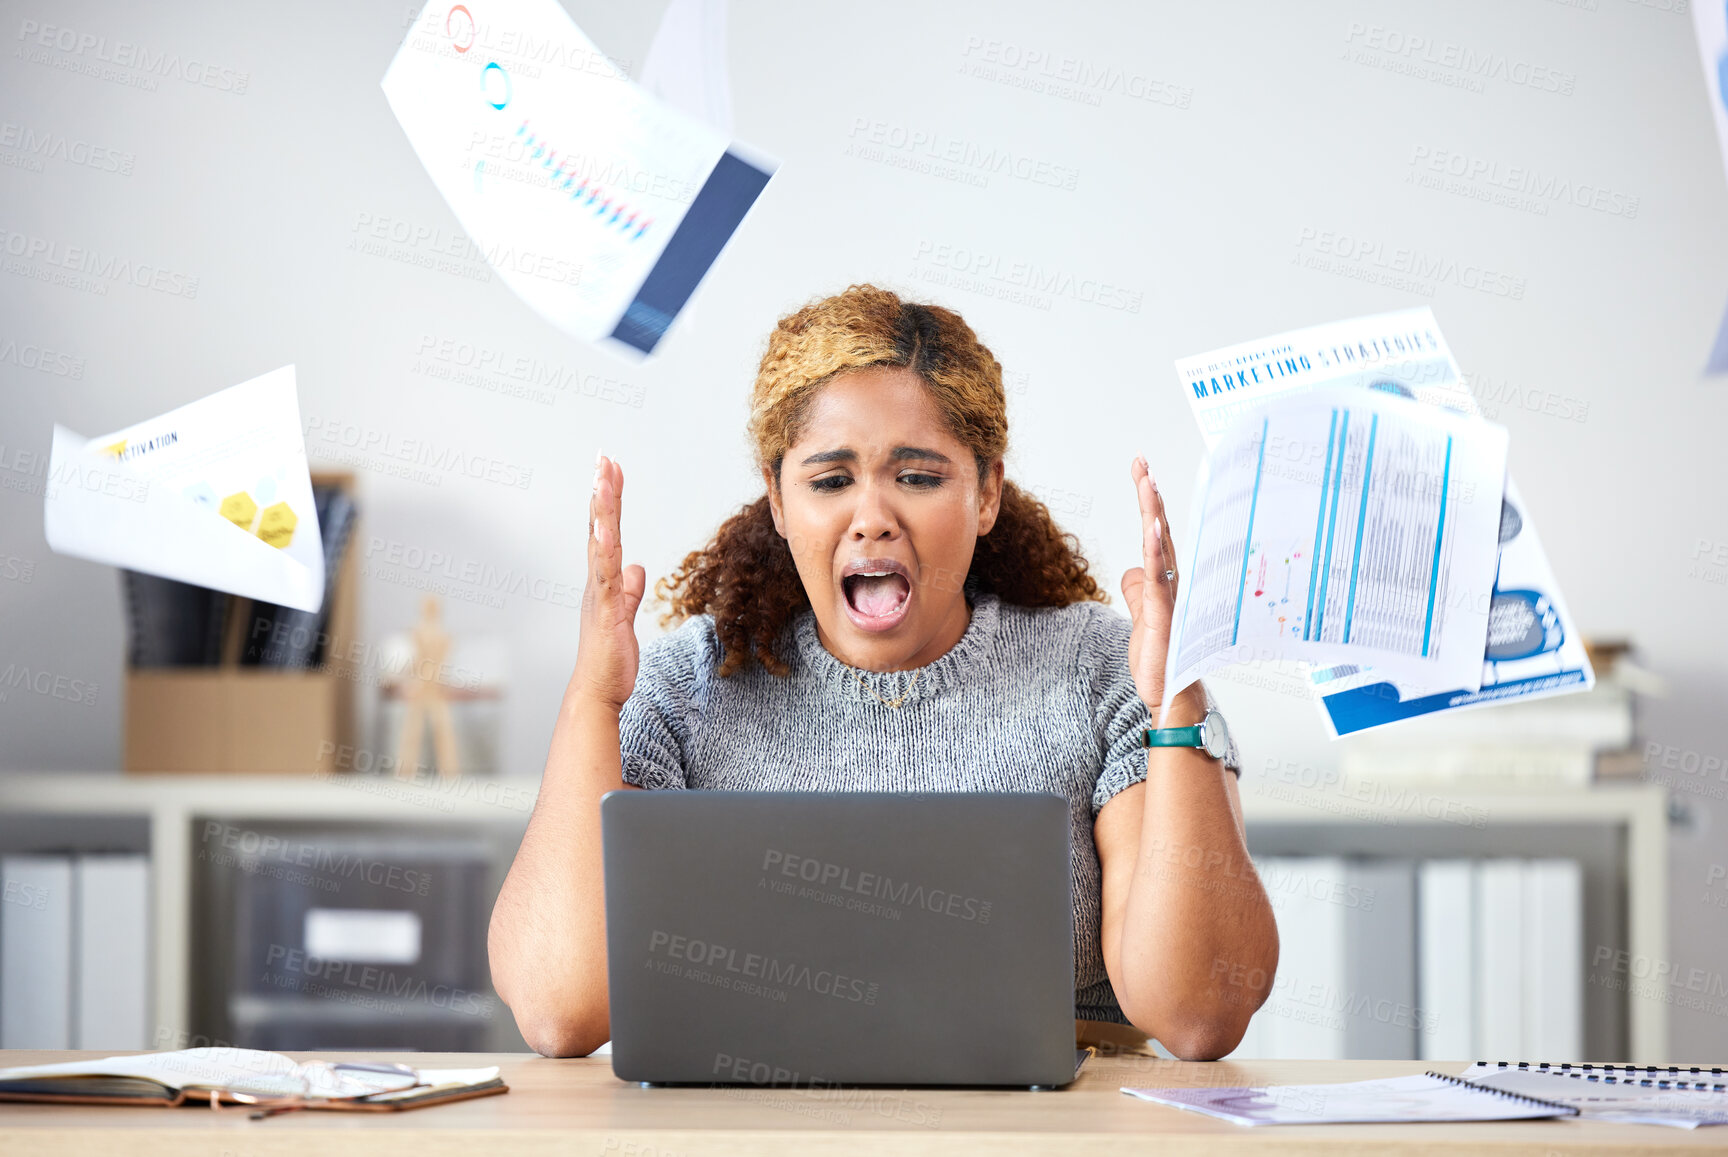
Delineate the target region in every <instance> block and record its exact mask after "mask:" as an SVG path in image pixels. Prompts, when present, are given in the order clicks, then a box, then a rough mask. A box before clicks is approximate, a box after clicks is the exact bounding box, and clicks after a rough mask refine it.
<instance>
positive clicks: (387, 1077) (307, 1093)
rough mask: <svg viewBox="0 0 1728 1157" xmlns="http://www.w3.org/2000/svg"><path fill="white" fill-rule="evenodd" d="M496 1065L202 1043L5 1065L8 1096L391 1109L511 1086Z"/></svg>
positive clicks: (2, 1079)
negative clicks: (362, 1058)
mask: <svg viewBox="0 0 1728 1157" xmlns="http://www.w3.org/2000/svg"><path fill="white" fill-rule="evenodd" d="M506 1092H509V1089H508V1088H507V1087H506V1086H505V1084H504V1082H503V1081H502V1080H501V1079H500V1078H499V1076H498V1069H497V1067H496V1066H494V1067H491V1068H483V1069H413V1068H410V1067H409V1066H407V1065H394V1064H376V1063H353V1062H337V1063H332V1062H328V1061H310V1062H307V1063H305V1064H301V1063H298V1062H296V1061H293V1060H291V1059H289V1058H288V1057H285V1056H283V1055H282V1054H281V1053H271V1052H262V1051H259V1050H257V1049H235V1048H201V1049H182V1050H179V1051H177V1052H163V1053H139V1054H137V1055H134V1056H124V1057H104V1058H102V1059H100V1060H76V1061H62V1062H60V1063H58V1064H50V1065H25V1066H22V1067H19V1068H10V1069H0V1100H6V1101H48V1102H61V1103H70V1104H92V1105H154V1106H173V1105H181V1104H207V1103H210V1104H213V1103H217V1102H220V1103H222V1104H235V1105H250V1106H253V1107H255V1108H262V1109H265V1110H268V1111H279V1110H282V1109H336V1110H345V1111H368V1112H390V1111H395V1110H401V1109H417V1108H420V1107H422V1106H425V1105H440V1104H444V1103H446V1102H449V1101H461V1100H466V1099H468V1098H470V1097H486V1096H491V1095H493V1094H495V1093H506Z"/></svg>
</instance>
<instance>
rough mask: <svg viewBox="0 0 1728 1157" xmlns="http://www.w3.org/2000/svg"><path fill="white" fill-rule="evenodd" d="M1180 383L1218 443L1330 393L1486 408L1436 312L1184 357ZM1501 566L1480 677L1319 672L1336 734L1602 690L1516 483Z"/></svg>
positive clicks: (1381, 670) (1509, 497)
mask: <svg viewBox="0 0 1728 1157" xmlns="http://www.w3.org/2000/svg"><path fill="white" fill-rule="evenodd" d="M1176 371H1177V379H1178V383H1179V388H1180V389H1181V390H1182V393H1183V396H1184V397H1186V398H1187V400H1188V404H1189V406H1190V407H1191V409H1192V411H1193V413H1194V418H1195V421H1196V422H1197V423H1198V424H1199V426H1200V432H1201V434H1202V436H1203V437H1204V438H1205V439H1206V443H1207V445H1208V446H1211V445H1214V444H1215V443H1216V442H1217V441H1218V439H1219V438H1220V437H1221V436H1222V435H1223V432H1224V431H1225V430H1226V429H1227V428H1228V427H1229V426H1230V424H1231V423H1232V422H1233V421H1235V420H1236V419H1237V418H1238V417H1240V416H1241V415H1242V414H1243V413H1246V412H1247V411H1249V410H1251V409H1252V408H1253V407H1254V406H1256V405H1259V404H1262V403H1264V402H1266V401H1269V400H1271V399H1274V398H1282V397H1286V396H1290V395H1292V394H1296V393H1300V392H1304V391H1308V390H1312V389H1317V388H1322V387H1346V388H1353V389H1358V390H1363V391H1369V390H1372V391H1377V392H1381V393H1387V394H1394V395H1397V396H1400V397H1403V398H1406V399H1410V400H1414V401H1416V402H1420V403H1422V404H1424V405H1427V406H1430V407H1433V408H1435V409H1436V410H1438V411H1443V412H1447V413H1451V414H1456V415H1461V416H1467V417H1470V418H1479V417H1480V415H1481V408H1480V406H1478V405H1477V402H1476V399H1475V397H1474V396H1473V395H1472V394H1471V393H1470V390H1469V388H1468V386H1467V384H1466V382H1465V380H1464V377H1463V375H1462V374H1461V373H1460V371H1459V368H1458V363H1457V362H1456V361H1455V360H1454V359H1453V357H1452V352H1451V350H1450V348H1449V347H1448V346H1447V344H1446V339H1445V337H1444V336H1443V335H1442V334H1441V332H1440V327H1439V325H1438V324H1437V323H1436V322H1435V320H1434V315H1433V313H1432V311H1430V310H1429V309H1427V308H1420V309H1408V310H1400V311H1398V312H1395V313H1386V314H1380V315H1377V316H1373V317H1365V318H1357V319H1354V320H1351V321H1342V322H1334V323H1330V324H1327V325H1319V326H1314V327H1311V328H1309V329H1302V330H1294V331H1291V332H1289V333H1284V334H1278V335H1276V336H1273V337H1268V338H1262V339H1260V340H1258V341H1251V342H1244V343H1242V344H1239V345H1234V346H1230V347H1227V348H1225V349H1220V350H1214V351H1212V352H1211V353H1205V354H1197V355H1195V356H1193V357H1188V358H1182V359H1181V360H1179V361H1177V363H1176ZM1497 537H1498V540H1499V547H1498V568H1497V572H1496V575H1495V578H1494V582H1493V584H1492V586H1491V588H1490V589H1491V593H1490V594H1489V596H1488V599H1487V612H1488V624H1489V626H1488V637H1487V640H1486V645H1485V647H1484V649H1483V653H1482V654H1481V655H1480V656H1479V657H1478V663H1479V666H1480V670H1479V671H1478V672H1476V673H1474V674H1472V676H1471V677H1470V678H1468V679H1460V680H1459V681H1458V682H1457V683H1456V684H1454V685H1452V686H1449V687H1444V688H1435V687H1432V686H1422V685H1416V684H1407V683H1404V682H1402V681H1401V680H1400V677H1399V675H1398V673H1397V672H1396V671H1394V670H1393V669H1391V668H1388V667H1384V666H1378V667H1377V666H1372V665H1364V664H1361V663H1356V662H1345V663H1332V664H1320V665H1316V666H1314V667H1313V668H1312V670H1311V673H1310V679H1311V682H1312V685H1313V686H1314V688H1315V689H1316V691H1317V692H1318V694H1319V696H1320V701H1321V709H1322V715H1323V716H1324V718H1325V720H1326V723H1327V726H1328V728H1330V730H1331V731H1332V733H1333V734H1334V735H1348V734H1351V733H1353V732H1357V731H1362V730H1366V729H1367V728H1370V727H1379V726H1382V725H1384V724H1388V723H1395V722H1398V721H1399V720H1403V719H1411V718H1416V717H1419V716H1423V715H1430V714H1433V713H1435V712H1440V711H1449V710H1455V709H1461V708H1467V707H1477V706H1485V705H1489V704H1494V703H1503V702H1510V701H1513V700H1519V699H1533V698H1540V697H1544V696H1548V695H1557V694H1564V693H1566V692H1569V691H1585V690H1589V688H1590V687H1592V686H1593V685H1594V683H1595V676H1594V674H1593V673H1592V671H1591V669H1590V662H1589V660H1588V658H1587V657H1586V656H1585V652H1584V642H1583V639H1582V638H1581V636H1580V635H1579V634H1578V630H1577V627H1576V625H1575V623H1574V622H1573V620H1572V617H1571V614H1570V612H1569V611H1568V610H1567V609H1566V603H1565V600H1564V599H1563V598H1562V597H1561V593H1560V586H1559V583H1558V582H1556V581H1555V578H1554V572H1553V569H1552V568H1551V567H1550V566H1549V564H1548V557H1547V554H1546V553H1545V552H1544V551H1543V549H1542V541H1541V538H1540V536H1539V535H1538V534H1537V532H1536V525H1535V521H1534V519H1533V518H1532V517H1531V515H1530V513H1529V510H1528V509H1527V507H1526V506H1525V503H1524V499H1523V497H1522V495H1520V493H1519V491H1518V486H1517V483H1516V481H1515V480H1513V479H1512V478H1511V477H1510V476H1508V477H1507V479H1506V483H1505V493H1504V496H1503V505H1502V507H1501V511H1500V525H1499V529H1498V536H1497Z"/></svg>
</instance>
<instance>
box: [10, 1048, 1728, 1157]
mask: <svg viewBox="0 0 1728 1157" xmlns="http://www.w3.org/2000/svg"><path fill="white" fill-rule="evenodd" d="M81 1055H88V1056H96V1055H101V1054H95V1053H90V1054H79V1053H65V1052H54V1053H49V1052H7V1053H0V1067H4V1066H8V1065H19V1064H40V1063H45V1062H48V1061H55V1060H71V1059H74V1058H76V1057H78V1056H81ZM293 1055H295V1056H297V1057H300V1058H302V1059H305V1058H307V1057H310V1056H312V1055H313V1054H305V1053H300V1054H293ZM316 1055H318V1056H328V1057H336V1056H348V1055H349V1054H333V1053H332V1054H316ZM415 1060H417V1061H418V1062H420V1063H422V1064H424V1065H425V1066H426V1067H429V1068H431V1067H449V1068H469V1067H474V1066H479V1065H493V1064H495V1065H498V1066H499V1067H500V1069H502V1071H503V1077H504V1080H505V1082H506V1083H507V1084H508V1085H509V1086H510V1092H509V1093H508V1094H506V1095H504V1096H497V1097H487V1098H483V1099H480V1100H474V1101H467V1102H462V1103H457V1104H451V1105H440V1106H434V1107H432V1108H427V1109H419V1110H415V1111H411V1112H405V1113H400V1114H395V1113H392V1114H361V1113H317V1112H302V1113H286V1114H283V1115H281V1116H277V1117H272V1118H269V1119H267V1120H263V1121H252V1120H248V1119H247V1116H246V1114H245V1112H244V1111H239V1110H236V1111H231V1112H230V1111H222V1112H213V1111H212V1110H210V1109H209V1108H182V1109H159V1108H158V1109H125V1108H108V1107H105V1106H104V1107H94V1106H73V1105H27V1104H13V1103H0V1153H4V1154H6V1155H7V1157H36V1155H41V1157H77V1155H81V1154H92V1153H104V1154H107V1153H116V1152H123V1153H125V1154H126V1157H156V1155H157V1154H163V1155H167V1154H173V1155H175V1157H178V1155H180V1154H199V1153H208V1154H221V1155H222V1157H276V1155H281V1157H290V1155H291V1157H307V1154H318V1155H320V1157H323V1155H325V1154H330V1155H336V1154H367V1155H375V1154H376V1155H389V1154H397V1153H401V1154H413V1155H414V1157H457V1155H460V1157H483V1155H486V1154H493V1153H511V1154H518V1153H521V1154H539V1153H548V1154H550V1153H569V1154H594V1155H596V1157H599V1155H603V1154H615V1155H618V1157H696V1155H698V1154H726V1155H729V1157H730V1155H737V1157H744V1155H754V1154H780V1153H784V1154H800V1155H803V1154H815V1155H818V1157H821V1155H826V1154H840V1153H869V1154H871V1155H872V1157H877V1155H886V1154H920V1155H924V1154H929V1155H935V1154H941V1155H943V1157H952V1155H954V1154H965V1153H988V1154H990V1155H991V1157H1014V1155H1018V1154H1032V1153H1064V1154H1070V1153H1074V1152H1077V1151H1080V1150H1081V1147H1083V1146H1097V1145H1098V1143H1100V1142H1103V1143H1104V1144H1105V1146H1106V1147H1105V1148H1101V1149H1094V1151H1095V1152H1102V1153H1140V1152H1157V1153H1160V1154H1196V1155H1199V1154H1234V1153H1250V1152H1263V1151H1276V1152H1278V1153H1281V1154H1304V1155H1312V1157H1321V1155H1330V1154H1337V1153H1398V1154H1411V1155H1416V1154H1422V1155H1424V1157H1428V1155H1434V1154H1449V1153H1458V1154H1470V1155H1471V1157H1513V1155H1523V1154H1529V1155H1531V1157H1557V1155H1564V1157H1579V1155H1583V1154H1603V1155H1607V1154H1632V1153H1638V1154H1641V1155H1642V1154H1666V1153H1677V1154H1678V1153H1702V1152H1706V1151H1715V1152H1721V1151H1723V1147H1724V1146H1728V1126H1721V1127H1717V1128H1702V1129H1697V1130H1692V1131H1687V1130H1683V1129H1668V1128H1662V1127H1659V1126H1655V1125H1609V1124H1601V1123H1584V1122H1580V1121H1577V1120H1555V1121H1504V1122H1480V1123H1473V1124H1444V1125H1442V1124H1435V1125H1301V1126H1282V1127H1258V1128H1253V1129H1247V1128H1243V1127H1241V1126H1237V1125H1230V1124H1226V1123H1225V1122H1222V1121H1214V1120H1211V1119H1209V1118H1205V1117H1201V1116H1198V1115H1196V1114H1193V1113H1184V1112H1181V1111H1180V1110H1177V1109H1170V1108H1165V1107H1164V1106H1162V1105H1154V1104H1151V1103H1149V1102H1146V1101H1139V1100H1136V1099H1134V1098H1131V1097H1127V1096H1124V1095H1122V1094H1121V1093H1120V1092H1118V1091H1117V1090H1118V1089H1119V1088H1120V1087H1121V1086H1123V1085H1139V1086H1151V1087H1156V1086H1180V1085H1189V1086H1201V1085H1253V1084H1266V1083H1283V1084H1299V1083H1320V1082H1327V1081H1356V1080H1366V1079H1369V1078H1373V1077H1388V1076H1401V1075H1405V1074H1409V1073H1417V1072H1422V1071H1424V1070H1425V1069H1427V1068H1433V1069H1435V1070H1436V1071H1439V1072H1448V1073H1456V1072H1461V1071H1462V1070H1463V1069H1464V1067H1465V1066H1464V1065H1463V1064H1461V1063H1452V1064H1424V1063H1423V1062H1420V1061H1242V1062H1231V1061H1220V1062H1216V1063H1212V1064H1202V1063H1190V1062H1182V1061H1158V1060H1151V1059H1144V1058H1138V1057H1106V1058H1096V1059H1094V1060H1092V1061H1089V1062H1088V1063H1087V1065H1086V1067H1085V1069H1084V1070H1083V1071H1082V1073H1081V1076H1080V1079H1079V1080H1078V1081H1076V1082H1075V1083H1074V1084H1072V1085H1070V1086H1069V1087H1068V1088H1066V1089H1063V1090H1060V1091H1057V1092H1047V1093H1033V1092H1021V1091H994V1090H988V1091H987V1090H937V1089H818V1090H790V1089H756V1088H731V1089H712V1088H703V1089H684V1088H680V1089H642V1088H638V1087H636V1086H634V1085H627V1084H625V1083H623V1082H622V1081H619V1080H618V1079H617V1078H615V1077H614V1076H613V1075H612V1069H611V1067H610V1064H609V1062H608V1060H607V1058H605V1057H593V1058H581V1059H576V1060H548V1059H546V1058H544V1057H536V1056H532V1055H528V1054H523V1053H497V1054H478V1053H463V1054H443V1055H434V1054H417V1055H416V1056H415ZM120 1134H124V1136H123V1137H122V1136H121V1135H120Z"/></svg>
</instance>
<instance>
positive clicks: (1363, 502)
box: [1164, 387, 1506, 706]
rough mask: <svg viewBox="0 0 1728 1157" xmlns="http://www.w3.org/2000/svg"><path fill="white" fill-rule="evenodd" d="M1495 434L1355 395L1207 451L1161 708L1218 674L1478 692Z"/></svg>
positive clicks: (1295, 399)
mask: <svg viewBox="0 0 1728 1157" xmlns="http://www.w3.org/2000/svg"><path fill="white" fill-rule="evenodd" d="M1505 477H1506V431H1505V429H1504V428H1502V427H1500V426H1496V425H1494V424H1493V423H1490V422H1484V421H1481V420H1479V419H1472V418H1466V417H1464V416H1462V415H1458V414H1453V413H1450V412H1447V411H1445V410H1440V409H1436V408H1434V407H1429V406H1423V405H1420V404H1418V403H1416V402H1413V401H1410V400H1407V399H1404V398H1400V397H1395V396H1391V395H1388V394H1385V393H1380V392H1376V391H1372V390H1357V389H1348V388H1342V387H1333V388H1330V389H1322V390H1314V391H1308V392H1304V393H1301V394H1291V395H1288V396H1284V397H1274V398H1272V399H1270V400H1268V401H1266V402H1263V403H1262V404H1260V405H1259V406H1256V407H1254V408H1252V409H1251V410H1248V411H1246V412H1244V413H1243V414H1242V416H1241V417H1240V418H1239V419H1238V420H1237V421H1236V422H1235V423H1234V424H1232V425H1230V426H1229V427H1228V428H1226V429H1224V430H1223V431H1222V432H1221V433H1220V434H1219V435H1218V437H1217V439H1216V440H1215V441H1214V443H1213V445H1212V448H1211V450H1210V452H1209V453H1208V455H1207V457H1206V459H1205V462H1204V463H1203V467H1202V474H1201V481H1200V485H1199V486H1198V487H1196V490H1195V500H1194V511H1193V514H1192V516H1191V517H1190V520H1189V525H1190V526H1191V527H1192V528H1193V529H1192V530H1190V532H1189V534H1188V536H1187V541H1188V552H1187V555H1186V557H1185V561H1184V564H1183V569H1182V574H1183V575H1184V578H1183V580H1182V582H1181V583H1180V585H1179V588H1178V596H1177V603H1176V608H1175V616H1174V621H1173V624H1172V628H1171V641H1170V649H1169V659H1168V663H1167V668H1166V673H1165V680H1164V686H1165V702H1166V706H1167V705H1168V703H1169V700H1170V699H1171V698H1172V697H1173V696H1174V695H1175V694H1176V692H1178V691H1180V690H1181V689H1182V688H1184V687H1186V686H1188V685H1189V684H1190V683H1192V682H1193V681H1194V680H1195V679H1197V678H1199V677H1200V676H1201V675H1203V674H1205V673H1206V672H1207V671H1209V670H1211V669H1213V668H1215V667H1220V666H1224V665H1227V664H1230V663H1240V662H1246V661H1266V660H1273V661H1276V660H1289V659H1295V660H1301V661H1303V662H1307V663H1311V664H1321V665H1325V664H1339V663H1353V664H1359V665H1364V666H1367V665H1372V666H1373V667H1374V668H1375V669H1376V670H1378V671H1380V672H1382V673H1383V675H1384V677H1391V678H1396V679H1397V680H1398V681H1399V682H1400V684H1401V685H1403V686H1407V687H1414V688H1423V689H1426V690H1429V691H1437V690H1440V689H1443V688H1446V687H1453V686H1458V685H1460V684H1469V683H1472V681H1476V680H1479V679H1480V677H1481V672H1482V651H1483V647H1484V645H1485V641H1486V638H1487V633H1488V597H1487V595H1488V591H1489V590H1490V589H1491V588H1492V587H1493V583H1494V568H1495V544H1496V538H1497V534H1498V528H1499V522H1500V493H1501V489H1502V487H1503V485H1504V482H1505Z"/></svg>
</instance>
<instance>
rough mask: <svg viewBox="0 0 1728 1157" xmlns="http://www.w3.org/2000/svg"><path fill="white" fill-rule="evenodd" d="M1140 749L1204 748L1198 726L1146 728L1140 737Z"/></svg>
mask: <svg viewBox="0 0 1728 1157" xmlns="http://www.w3.org/2000/svg"><path fill="white" fill-rule="evenodd" d="M1140 745H1141V746H1142V747H1204V746H1205V744H1204V743H1202V742H1201V739H1200V725H1199V724H1198V723H1196V724H1195V725H1194V726H1192V727H1162V728H1153V727H1148V728H1147V729H1146V730H1145V732H1144V733H1143V734H1142V735H1141V737H1140Z"/></svg>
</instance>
